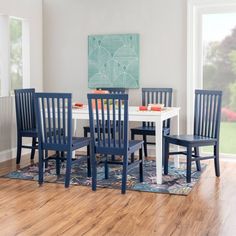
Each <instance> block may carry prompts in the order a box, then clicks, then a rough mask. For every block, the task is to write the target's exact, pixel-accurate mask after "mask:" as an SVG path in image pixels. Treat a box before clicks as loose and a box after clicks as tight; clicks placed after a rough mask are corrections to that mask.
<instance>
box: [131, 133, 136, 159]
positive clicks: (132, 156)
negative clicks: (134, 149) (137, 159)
mask: <svg viewBox="0 0 236 236" xmlns="http://www.w3.org/2000/svg"><path fill="white" fill-rule="evenodd" d="M134 135H135V134H134V132H133V131H131V140H134ZM133 162H134V153H132V154H131V163H133Z"/></svg>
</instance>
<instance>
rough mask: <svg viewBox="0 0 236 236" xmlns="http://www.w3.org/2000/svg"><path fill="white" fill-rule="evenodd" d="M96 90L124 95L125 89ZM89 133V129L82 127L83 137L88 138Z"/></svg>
mask: <svg viewBox="0 0 236 236" xmlns="http://www.w3.org/2000/svg"><path fill="white" fill-rule="evenodd" d="M97 90H106V91H108V92H109V93H110V94H124V93H125V92H126V89H125V88H97ZM89 133H90V127H89V126H85V127H84V137H88V134H89Z"/></svg>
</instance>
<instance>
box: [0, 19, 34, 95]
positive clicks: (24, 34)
mask: <svg viewBox="0 0 236 236" xmlns="http://www.w3.org/2000/svg"><path fill="white" fill-rule="evenodd" d="M0 35H1V37H0V96H9V95H13V94H14V89H19V88H24V87H29V59H30V58H29V26H28V22H27V21H26V20H24V19H21V18H17V17H12V16H3V15H0Z"/></svg>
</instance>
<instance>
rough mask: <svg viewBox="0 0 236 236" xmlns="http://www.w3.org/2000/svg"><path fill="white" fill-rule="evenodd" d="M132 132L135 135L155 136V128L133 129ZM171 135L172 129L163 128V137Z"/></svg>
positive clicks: (142, 127)
mask: <svg viewBox="0 0 236 236" xmlns="http://www.w3.org/2000/svg"><path fill="white" fill-rule="evenodd" d="M131 132H133V133H134V134H140V135H152V136H155V126H141V127H136V128H132V129H131ZM169 134H170V128H167V127H163V135H169Z"/></svg>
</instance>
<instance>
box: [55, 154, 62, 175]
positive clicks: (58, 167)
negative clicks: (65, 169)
mask: <svg viewBox="0 0 236 236" xmlns="http://www.w3.org/2000/svg"><path fill="white" fill-rule="evenodd" d="M60 169H61V160H60V159H59V158H57V159H56V174H57V175H60Z"/></svg>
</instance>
